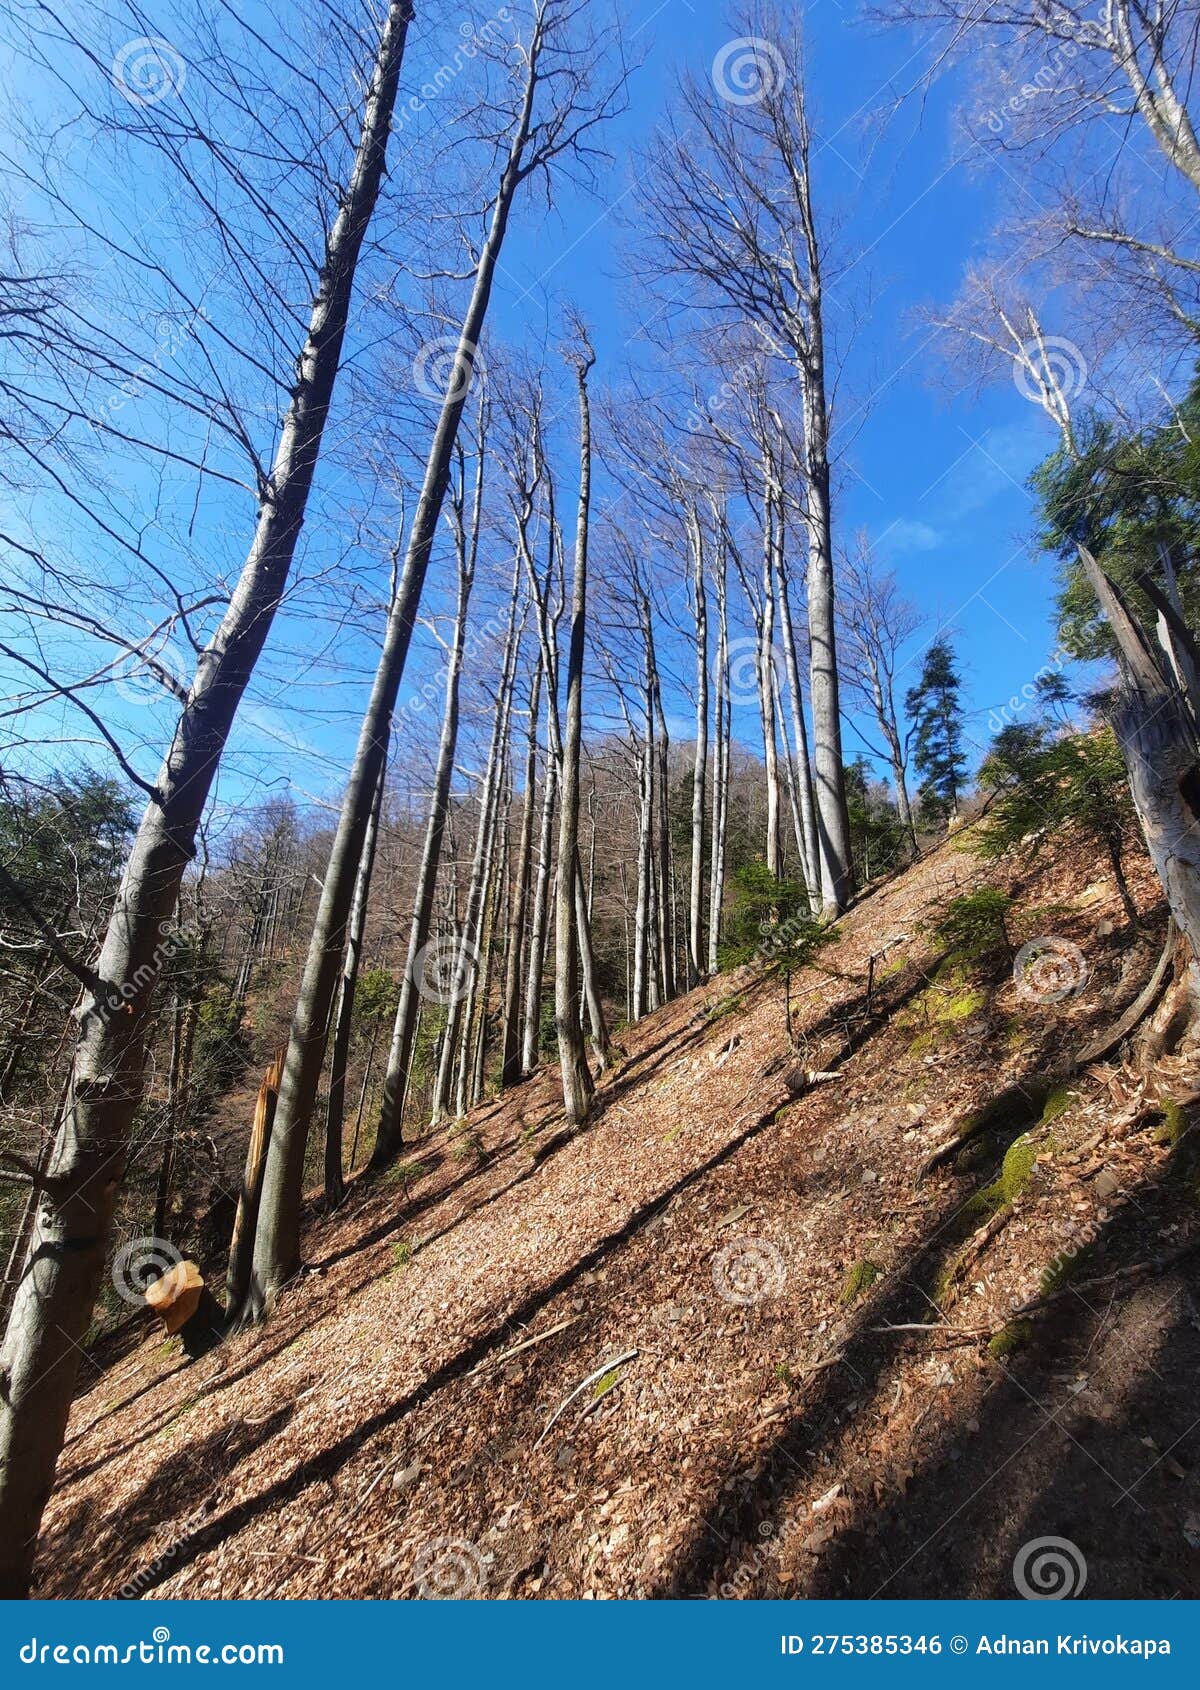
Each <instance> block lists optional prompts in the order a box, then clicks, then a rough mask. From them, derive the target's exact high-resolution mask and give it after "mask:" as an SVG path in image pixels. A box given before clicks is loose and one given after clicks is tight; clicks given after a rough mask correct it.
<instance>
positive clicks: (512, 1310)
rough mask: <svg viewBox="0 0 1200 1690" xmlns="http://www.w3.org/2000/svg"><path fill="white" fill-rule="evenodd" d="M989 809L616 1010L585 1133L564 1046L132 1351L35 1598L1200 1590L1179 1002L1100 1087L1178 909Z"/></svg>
mask: <svg viewBox="0 0 1200 1690" xmlns="http://www.w3.org/2000/svg"><path fill="white" fill-rule="evenodd" d="M970 832H971V829H970V828H968V829H965V830H963V831H962V832H960V833H959V834H957V835H955V836H952V837H951V838H949V839H947V840H946V841H944V842H943V843H941V844H939V845H938V846H936V847H935V848H933V849H932V850H930V851H928V852H927V853H926V854H925V855H924V856H923V857H922V858H920V859H919V860H918V861H917V862H916V863H915V864H913V865H912V866H911V867H909V868H908V869H906V870H904V871H903V872H901V873H899V874H897V875H896V876H894V877H892V878H891V879H889V880H887V881H886V882H884V883H882V884H881V885H880V886H879V887H877V889H875V890H874V891H872V892H871V893H869V894H868V895H866V896H865V897H863V898H862V899H860V900H859V901H858V902H857V903H856V904H855V905H854V906H853V907H852V908H851V909H850V911H849V913H848V914H847V915H845V916H844V917H843V918H842V919H841V920H840V921H839V922H838V924H837V925H836V928H835V931H834V938H833V941H832V942H831V943H830V944H828V945H827V946H826V947H825V948H824V949H823V950H822V951H821V952H820V954H819V955H818V956H817V957H816V959H815V960H814V961H813V962H811V963H810V964H809V965H808V966H807V967H806V968H804V969H803V971H802V972H801V973H800V974H799V975H798V976H797V977H796V978H794V979H792V980H791V981H790V983H787V982H785V981H784V979H783V978H782V976H781V971H780V966H779V964H778V963H776V964H771V965H766V966H764V965H762V964H761V963H755V964H752V965H750V966H747V967H744V968H742V969H740V970H737V971H735V972H733V973H727V974H723V975H720V976H718V977H716V978H714V979H712V980H711V981H710V982H709V983H708V984H706V985H704V986H702V987H700V988H698V989H696V990H694V991H693V992H691V993H690V994H688V995H686V996H683V997H680V998H679V999H677V1000H676V1001H674V1002H672V1003H671V1004H669V1005H668V1006H666V1007H665V1008H663V1009H661V1010H659V1011H658V1012H656V1013H654V1014H651V1015H648V1016H647V1017H646V1018H644V1019H643V1020H642V1021H641V1022H639V1023H638V1024H637V1025H636V1026H633V1027H627V1028H625V1029H623V1030H622V1031H621V1033H620V1034H619V1039H618V1050H617V1051H616V1052H615V1053H614V1061H613V1065H612V1067H611V1069H610V1070H609V1072H608V1073H607V1074H606V1075H605V1076H604V1078H603V1079H602V1080H601V1082H600V1084H599V1088H598V1091H597V1095H596V1105H595V1114H594V1117H593V1121H592V1124H591V1125H590V1126H589V1128H588V1130H587V1131H586V1132H582V1133H571V1132H568V1131H566V1130H564V1116H563V1108H562V1093H561V1087H560V1085H559V1082H558V1075H557V1069H556V1066H555V1065H550V1066H547V1065H545V1064H544V1065H543V1066H542V1067H541V1068H540V1069H539V1070H538V1071H537V1072H536V1073H535V1074H534V1076H533V1077H532V1078H530V1079H529V1080H527V1081H525V1082H524V1083H523V1084H520V1085H518V1086H516V1087H514V1088H512V1089H511V1090H509V1091H507V1092H505V1093H503V1094H502V1095H500V1096H498V1097H497V1098H495V1099H493V1100H491V1101H489V1102H487V1103H485V1104H484V1105H483V1106H481V1107H479V1108H476V1109H475V1110H473V1111H472V1112H471V1114H470V1115H469V1116H467V1117H466V1118H464V1119H461V1120H458V1121H456V1122H454V1123H453V1124H451V1125H450V1126H448V1127H443V1128H441V1129H437V1130H433V1131H430V1132H429V1133H428V1134H426V1135H425V1136H422V1137H421V1138H419V1139H418V1140H417V1141H415V1142H413V1143H412V1144H410V1145H408V1146H407V1147H406V1152H405V1156H404V1158H403V1159H402V1160H400V1161H398V1162H395V1163H394V1164H393V1165H392V1166H391V1167H390V1168H389V1169H388V1170H386V1171H385V1172H384V1173H383V1174H382V1175H381V1176H379V1177H378V1178H375V1179H373V1180H367V1179H360V1180H357V1181H354V1182H353V1183H352V1184H351V1186H350V1188H349V1195H348V1197H347V1200H346V1202H345V1203H344V1205H343V1206H342V1207H341V1208H339V1209H338V1210H336V1211H335V1212H334V1213H333V1214H332V1215H329V1216H326V1217H318V1216H317V1215H316V1214H315V1212H314V1211H315V1194H314V1195H312V1196H310V1197H309V1198H308V1199H307V1200H306V1217H307V1218H306V1222H305V1229H304V1254H305V1259H306V1262H307V1264H308V1267H307V1270H306V1271H305V1272H304V1273H303V1275H302V1276H301V1277H300V1278H299V1279H298V1280H297V1281H295V1282H294V1283H293V1284H292V1285H291V1286H290V1287H289V1288H288V1289H287V1290H286V1291H285V1292H284V1293H283V1294H282V1295H281V1296H280V1297H279V1299H278V1302H277V1303H276V1305H275V1308H274V1310H273V1314H272V1318H271V1320H270V1322H269V1323H268V1324H267V1325H265V1326H258V1327H254V1328H252V1329H251V1330H249V1331H248V1332H245V1333H243V1334H241V1335H240V1336H237V1337H234V1338H232V1339H230V1340H229V1341H228V1342H226V1343H225V1344H223V1345H222V1346H221V1347H219V1348H218V1349H215V1350H214V1351H212V1352H211V1353H210V1354H209V1355H207V1356H205V1357H203V1358H202V1359H200V1360H199V1361H196V1362H194V1363H187V1362H186V1360H185V1358H184V1357H183V1356H182V1355H181V1354H180V1353H179V1351H178V1347H177V1346H178V1341H177V1340H167V1341H166V1342H164V1341H163V1340H162V1337H161V1333H160V1332H159V1331H157V1330H156V1329H155V1324H156V1323H154V1322H153V1321H152V1318H151V1317H150V1316H149V1315H148V1314H147V1315H145V1316H142V1317H140V1323H139V1324H137V1325H136V1326H135V1328H134V1329H133V1330H132V1331H129V1330H128V1329H127V1330H126V1331H125V1332H124V1333H118V1334H116V1335H114V1336H110V1337H109V1338H108V1339H107V1340H106V1342H105V1343H104V1344H102V1345H101V1346H100V1348H99V1349H98V1350H97V1352H96V1354H95V1356H94V1358H93V1361H92V1363H91V1365H90V1367H89V1368H88V1369H87V1370H85V1377H84V1378H83V1380H82V1381H81V1393H80V1395H79V1397H78V1399H77V1401H76V1403H75V1407H74V1409H73V1412H72V1417H71V1422H70V1427H69V1431H68V1436H67V1442H66V1447H65V1451H64V1455H63V1459H62V1462H61V1465H60V1468H59V1476H58V1482H57V1486H56V1490H55V1492H54V1495H53V1497H52V1500H51V1503H50V1506H49V1508H48V1510H47V1514H46V1522H45V1529H44V1533H43V1538H42V1544H41V1549H40V1554H39V1559H38V1563H37V1567H36V1574H35V1592H36V1594H39V1595H49V1596H60V1597H70V1596H88V1597H94V1596H103V1595H116V1594H124V1595H127V1596H141V1595H147V1594H151V1593H153V1594H154V1595H155V1596H159V1597H230V1596H239V1597H245V1596H255V1597H283V1596H288V1597H312V1596H330V1595H336V1596H344V1597H363V1596H378V1597H384V1596H403V1595H410V1596H430V1595H451V1596H454V1595H457V1596H486V1597H505V1596H515V1597H576V1598H578V1597H596V1598H602V1597H603V1598H606V1597H617V1596H642V1597H645V1596H685V1597H696V1596H713V1595H725V1596H730V1595H739V1596H772V1595H774V1596H779V1595H784V1596H839V1597H840V1596H850V1595H852V1596H877V1595H878V1596H885V1597H913V1596H953V1597H966V1596H1011V1595H1013V1594H1014V1588H1013V1579H1014V1576H1016V1577H1018V1579H1019V1578H1020V1576H1022V1575H1021V1573H1020V1571H1019V1569H1018V1571H1017V1572H1016V1573H1014V1555H1016V1554H1017V1552H1018V1551H1019V1550H1020V1547H1021V1546H1022V1545H1023V1544H1025V1543H1026V1542H1027V1541H1028V1540H1031V1539H1040V1538H1042V1537H1044V1536H1045V1535H1046V1534H1053V1535H1054V1536H1055V1537H1060V1538H1061V1537H1066V1538H1069V1539H1070V1540H1071V1543H1072V1544H1074V1545H1077V1546H1078V1549H1079V1551H1080V1552H1082V1554H1083V1555H1084V1556H1085V1557H1086V1577H1087V1584H1088V1595H1089V1596H1090V1595H1096V1596H1105V1595H1121V1596H1127V1597H1128V1596H1140V1597H1171V1596H1191V1597H1194V1596H1196V1595H1198V1594H1200V1574H1198V1570H1197V1556H1196V1549H1197V1547H1198V1546H1200V1488H1198V1485H1197V1477H1196V1475H1197V1473H1198V1472H1200V1467H1198V1466H1197V1455H1198V1454H1200V1451H1198V1450H1197V1447H1196V1446H1197V1441H1198V1438H1197V1431H1196V1427H1195V1401H1194V1393H1193V1392H1192V1390H1191V1387H1190V1383H1189V1382H1190V1381H1191V1380H1193V1379H1194V1378H1195V1377H1196V1372H1197V1367H1198V1366H1200V1317H1198V1313H1197V1303H1196V1291H1197V1272H1196V1262H1197V1257H1196V1246H1197V1245H1198V1244H1200V1184H1198V1178H1200V1176H1198V1172H1197V1168H1198V1163H1200V1159H1198V1158H1197V1157H1196V1156H1195V1152H1194V1150H1193V1148H1192V1146H1193V1143H1194V1139H1195V1134H1194V1132H1193V1131H1192V1129H1191V1125H1190V1123H1191V1115H1190V1113H1189V1102H1190V1094H1188V1093H1187V1092H1186V1091H1185V1090H1184V1088H1183V1087H1182V1084H1181V1082H1180V1079H1179V1076H1178V1072H1177V1066H1176V1059H1166V1058H1163V1059H1159V1060H1157V1061H1155V1059H1154V1056H1153V1052H1152V1051H1150V1050H1149V1049H1148V1047H1147V1044H1146V1041H1147V1039H1148V1038H1150V1037H1152V1036H1153V1034H1154V1031H1155V1024H1154V1018H1153V1015H1152V1014H1151V1016H1150V1019H1149V1020H1148V1021H1143V1023H1142V1026H1141V1028H1140V1029H1139V1031H1138V1033H1136V1034H1134V1035H1133V1036H1134V1037H1135V1038H1138V1039H1140V1040H1141V1041H1142V1045H1141V1047H1140V1049H1139V1061H1138V1063H1137V1064H1136V1065H1134V1064H1132V1063H1130V1062H1127V1061H1126V1058H1127V1057H1128V1056H1129V1055H1130V1048H1129V1045H1128V1044H1127V1043H1126V1044H1121V1043H1120V1042H1118V1044H1117V1046H1116V1048H1114V1049H1112V1050H1111V1051H1108V1052H1107V1053H1106V1054H1105V1055H1104V1056H1103V1058H1102V1059H1097V1060H1094V1061H1087V1060H1085V1061H1084V1062H1083V1063H1082V1066H1078V1067H1077V1066H1076V1065H1077V1063H1078V1062H1079V1059H1080V1057H1081V1056H1083V1057H1085V1058H1086V1056H1087V1053H1088V1047H1089V1045H1090V1046H1091V1047H1092V1048H1093V1049H1095V1048H1098V1047H1103V1046H1104V1045H1105V1044H1106V1043H1108V1042H1110V1040H1109V1038H1108V1035H1110V1034H1111V1032H1112V1031H1113V1030H1114V1029H1119V1026H1120V1023H1121V1018H1122V1015H1123V1012H1125V1011H1126V1010H1128V1009H1129V1008H1130V1006H1131V1005H1133V1004H1134V1003H1135V1002H1136V1001H1137V1000H1138V998H1139V994H1140V993H1141V992H1142V989H1143V988H1144V987H1145V986H1146V984H1147V982H1148V981H1151V980H1152V978H1153V976H1154V973H1155V968H1156V964H1157V962H1158V959H1159V955H1160V952H1161V951H1162V948H1163V943H1164V937H1165V933H1166V914H1165V908H1164V906H1163V904H1162V901H1161V896H1160V894H1159V890H1158V887H1157V883H1156V881H1155V879H1154V876H1153V873H1152V871H1151V869H1150V866H1149V863H1148V861H1147V860H1146V859H1145V858H1144V857H1142V856H1141V855H1140V854H1139V855H1136V856H1135V855H1133V854H1132V853H1131V855H1130V860H1129V862H1128V865H1127V873H1128V879H1129V884H1130V889H1131V891H1132V894H1133V898H1134V901H1135V903H1136V906H1137V909H1138V916H1139V922H1138V926H1137V929H1136V930H1131V928H1130V926H1129V924H1128V922H1127V920H1126V918H1125V915H1124V913H1123V910H1122V906H1121V903H1120V900H1119V899H1118V895H1117V891H1116V887H1115V885H1114V882H1113V880H1112V878H1111V876H1109V875H1106V874H1103V873H1102V872H1101V871H1100V870H1099V869H1098V867H1097V865H1096V863H1095V861H1094V853H1093V852H1092V850H1091V849H1090V847H1087V846H1084V845H1082V844H1078V843H1073V842H1072V841H1071V840H1070V838H1068V837H1066V836H1061V837H1060V838H1059V839H1058V841H1057V843H1054V842H1051V845H1050V846H1049V847H1048V848H1044V849H1043V850H1042V851H1041V852H1040V853H1039V854H1037V855H1036V857H1032V858H1031V856H1030V854H1029V852H1028V850H1023V849H1018V850H1016V851H1011V852H1009V853H1007V854H1006V855H1004V856H1002V857H1001V858H1000V860H999V861H997V862H995V863H992V864H987V863H984V862H981V861H980V860H979V857H978V855H977V854H974V853H972V852H971V851H970V850H967V849H964V844H969V837H968V836H969V834H970ZM1047 935H1049V936H1051V938H1047ZM1033 940H1041V941H1042V943H1041V944H1040V945H1037V946H1034V947H1033V948H1032V949H1031V948H1030V944H1031V941H1033ZM1014 956H1016V957H1017V958H1019V959H1020V960H1019V961H1018V962H1016V963H1015V964H1014ZM1064 970H1065V972H1064ZM789 999H790V1010H791V1018H792V1019H791V1037H790V1039H789V1034H788V1027H787V1023H786V1020H785V1017H786V1015H787V1012H788V1000H789ZM1147 1029H1149V1032H1147ZM959 1139H961V1140H962V1143H961V1144H958V1143H957V1141H958V1140H959ZM1168 1360H1169V1366H1167V1365H1165V1364H1166V1362H1167V1361H1168ZM1118 1517H1119V1520H1120V1529H1119V1531H1118V1530H1115V1529H1114V1524H1113V1522H1114V1519H1116V1518H1118ZM1018 1561H1019V1556H1018ZM1069 1574H1070V1569H1067V1575H1068V1576H1069ZM1018 1588H1019V1586H1018Z"/></svg>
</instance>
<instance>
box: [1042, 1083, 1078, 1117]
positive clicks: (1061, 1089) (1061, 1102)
mask: <svg viewBox="0 0 1200 1690" xmlns="http://www.w3.org/2000/svg"><path fill="white" fill-rule="evenodd" d="M1074 1101H1075V1093H1074V1092H1073V1091H1069V1090H1068V1089H1067V1087H1066V1086H1056V1087H1055V1088H1054V1090H1053V1091H1052V1092H1051V1093H1050V1096H1049V1097H1048V1098H1047V1099H1046V1103H1045V1107H1044V1108H1043V1109H1042V1123H1043V1125H1045V1124H1046V1123H1048V1122H1050V1121H1057V1120H1058V1117H1059V1116H1060V1115H1065V1114H1066V1112H1067V1110H1068V1109H1069V1108H1070V1107H1071V1105H1072V1103H1074Z"/></svg>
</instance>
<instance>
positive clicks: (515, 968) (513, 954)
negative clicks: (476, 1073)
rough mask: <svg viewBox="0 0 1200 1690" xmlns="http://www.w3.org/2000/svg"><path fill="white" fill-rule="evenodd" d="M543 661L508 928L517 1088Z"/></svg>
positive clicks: (511, 1077) (507, 1013)
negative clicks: (523, 959)
mask: <svg viewBox="0 0 1200 1690" xmlns="http://www.w3.org/2000/svg"><path fill="white" fill-rule="evenodd" d="M541 687H542V658H541V654H540V652H539V654H538V659H537V662H536V663H535V664H534V668H533V679H532V680H531V681H530V683H529V737H528V740H527V741H526V749H525V793H524V798H523V801H522V805H521V836H520V839H519V841H518V844H517V873H516V878H515V881H514V883H513V903H512V914H511V919H510V921H509V927H508V956H507V958H506V959H505V965H504V1055H503V1058H502V1066H501V1070H500V1084H501V1085H502V1086H514V1085H516V1084H517V1082H518V1080H520V1078H521V1076H522V1072H523V1067H522V1056H521V958H522V955H523V949H522V947H523V944H524V938H525V911H526V908H527V906H528V903H529V892H530V885H531V882H532V878H533V809H534V803H535V801H536V797H537V793H536V785H537V753H538V734H537V728H538V706H539V703H540V700H541Z"/></svg>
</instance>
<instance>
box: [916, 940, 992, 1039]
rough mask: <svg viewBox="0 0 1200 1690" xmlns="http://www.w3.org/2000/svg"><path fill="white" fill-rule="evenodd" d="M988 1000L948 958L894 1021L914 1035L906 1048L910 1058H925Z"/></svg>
mask: <svg viewBox="0 0 1200 1690" xmlns="http://www.w3.org/2000/svg"><path fill="white" fill-rule="evenodd" d="M988 1001H989V1000H988V994H987V992H986V991H985V990H984V989H983V987H982V986H979V985H977V984H976V983H975V982H974V981H973V980H971V979H969V978H968V976H967V972H966V969H965V968H964V966H963V965H962V964H961V963H958V962H955V961H954V960H953V958H948V959H947V960H946V961H945V962H944V963H943V964H942V966H941V967H940V968H939V969H938V971H937V973H936V974H935V975H934V977H933V981H932V983H931V984H930V985H928V986H927V987H926V988H925V990H924V991H923V992H922V993H921V994H920V995H919V996H918V997H916V998H915V999H914V1000H913V1003H912V1007H911V1008H910V1009H908V1010H906V1011H905V1013H904V1014H903V1015H902V1016H900V1017H899V1018H898V1020H897V1025H898V1026H899V1027H900V1028H901V1029H903V1030H904V1031H909V1032H913V1033H914V1034H915V1035H916V1036H915V1037H914V1039H913V1041H912V1043H911V1044H910V1045H909V1047H908V1050H909V1055H910V1056H924V1055H925V1054H926V1052H928V1051H930V1050H932V1049H933V1048H934V1046H935V1045H937V1044H938V1043H939V1042H940V1041H941V1040H942V1039H944V1038H945V1037H946V1036H947V1035H949V1034H951V1033H953V1032H954V1030H955V1029H956V1028H958V1027H961V1026H962V1025H963V1023H964V1022H967V1021H973V1020H974V1019H975V1017H976V1016H977V1015H980V1014H982V1012H983V1011H984V1010H985V1009H986V1008H987V1006H988Z"/></svg>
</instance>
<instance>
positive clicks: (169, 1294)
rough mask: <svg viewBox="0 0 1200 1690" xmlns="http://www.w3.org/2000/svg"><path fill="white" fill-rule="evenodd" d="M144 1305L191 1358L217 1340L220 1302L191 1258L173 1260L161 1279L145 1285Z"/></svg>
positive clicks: (220, 1327) (221, 1323)
mask: <svg viewBox="0 0 1200 1690" xmlns="http://www.w3.org/2000/svg"><path fill="white" fill-rule="evenodd" d="M146 1306H147V1307H148V1308H151V1309H153V1310H154V1312H155V1314H156V1315H157V1316H158V1318H159V1319H160V1320H161V1321H162V1323H163V1326H164V1328H165V1329H166V1332H167V1336H168V1337H171V1338H173V1337H175V1336H176V1334H178V1336H179V1341H180V1343H181V1344H182V1345H183V1349H184V1353H185V1354H186V1355H188V1356H190V1357H191V1358H192V1360H193V1361H194V1360H195V1359H196V1358H197V1357H198V1356H202V1355H206V1354H207V1352H208V1351H209V1350H211V1349H212V1348H213V1346H214V1345H215V1344H217V1343H219V1342H220V1340H221V1336H222V1332H223V1330H224V1316H223V1315H222V1313H221V1306H220V1304H219V1303H218V1302H217V1299H216V1298H215V1297H214V1296H213V1294H212V1292H211V1291H210V1290H209V1289H208V1287H207V1286H206V1285H205V1283H204V1275H203V1274H202V1273H201V1272H200V1269H199V1268H198V1267H197V1266H196V1264H195V1262H176V1264H175V1266H174V1267H173V1268H168V1270H167V1272H166V1273H164V1274H163V1276H162V1278H161V1279H156V1280H155V1281H154V1283H153V1285H150V1286H147V1288H146Z"/></svg>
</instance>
